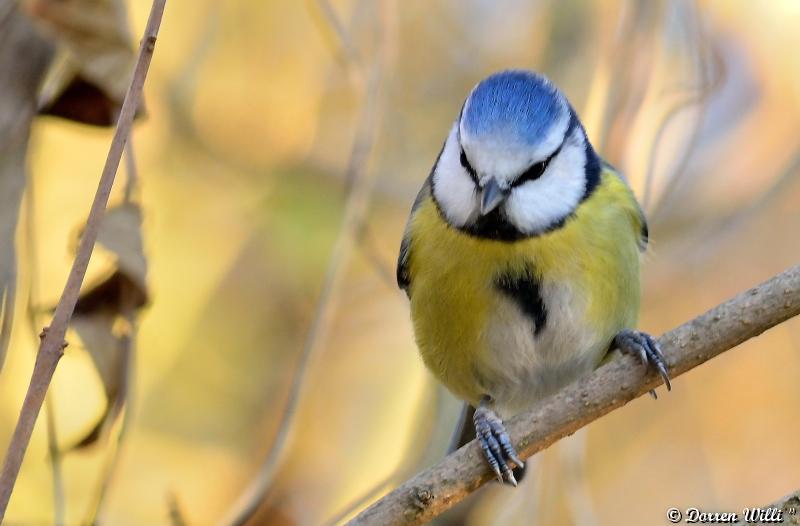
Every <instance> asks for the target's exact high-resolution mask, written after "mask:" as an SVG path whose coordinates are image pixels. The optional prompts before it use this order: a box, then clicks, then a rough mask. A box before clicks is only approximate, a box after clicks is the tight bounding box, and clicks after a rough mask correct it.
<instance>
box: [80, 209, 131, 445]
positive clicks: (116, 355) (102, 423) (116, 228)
mask: <svg viewBox="0 0 800 526" xmlns="http://www.w3.org/2000/svg"><path fill="white" fill-rule="evenodd" d="M97 241H98V243H100V244H101V245H102V246H103V247H104V248H106V249H107V250H109V251H110V252H112V253H113V254H115V255H116V256H117V259H116V262H115V266H114V268H113V269H111V272H110V273H109V275H108V277H107V278H105V279H102V280H100V281H99V282H97V283H95V284H94V285H92V286H89V287H87V288H86V289H85V290H84V291H83V292H82V294H81V297H80V299H79V300H78V303H77V305H76V306H75V313H74V315H73V317H72V321H71V327H72V328H73V329H74V330H75V332H77V333H78V336H79V337H80V338H81V341H83V344H84V346H85V347H86V350H87V351H88V352H89V354H90V356H91V357H92V361H93V362H94V365H95V367H96V368H97V373H98V375H99V376H100V379H101V380H102V382H103V390H104V392H105V395H106V409H105V411H104V412H103V414H102V415H101V417H100V419H99V420H98V422H97V423H96V424H95V425H94V426H93V427H92V429H91V431H89V433H87V434H86V435H85V436H84V437H83V438H82V439H81V440H80V441H78V443H77V444H76V445H75V446H74V448H83V447H86V446H89V445H92V444H94V443H96V442H97V441H98V440H99V439H100V438H102V437H103V436H105V431H106V430H107V429H108V428H109V427H110V426H111V425H112V424H113V423H114V422H115V421H116V419H117V417H118V416H119V415H120V414H121V412H122V409H123V407H124V405H125V400H126V395H127V379H128V374H129V371H128V368H129V364H130V361H129V358H130V353H131V342H132V339H133V331H134V326H135V316H136V310H137V309H138V308H141V307H142V306H144V305H145V304H146V303H147V289H146V285H145V280H146V275H147V262H146V260H145V257H144V251H143V248H142V236H141V211H140V210H139V207H138V206H137V205H134V204H131V203H127V204H122V205H120V206H117V207H114V208H112V209H109V210H108V212H106V215H105V217H104V218H103V222H102V223H101V225H100V232H99V233H98V237H97Z"/></svg>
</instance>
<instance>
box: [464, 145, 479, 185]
mask: <svg viewBox="0 0 800 526" xmlns="http://www.w3.org/2000/svg"><path fill="white" fill-rule="evenodd" d="M461 166H463V167H464V169H465V170H466V171H467V173H468V174H469V176H470V177H471V178H472V180H473V181H474V182H475V184H478V174H477V172H475V168H473V167H472V165H471V164H469V159H467V154H466V152H464V149H463V148H462V149H461Z"/></svg>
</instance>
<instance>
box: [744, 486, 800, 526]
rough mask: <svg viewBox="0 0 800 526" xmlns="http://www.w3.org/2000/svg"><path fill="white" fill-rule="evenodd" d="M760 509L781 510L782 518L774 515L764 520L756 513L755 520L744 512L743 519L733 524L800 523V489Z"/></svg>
mask: <svg viewBox="0 0 800 526" xmlns="http://www.w3.org/2000/svg"><path fill="white" fill-rule="evenodd" d="M748 505H749V503H748ZM760 509H761V510H769V509H771V510H775V511H778V510H779V511H780V519H779V520H774V519H776V518H777V517H772V519H773V520H762V519H760V517H759V516H758V515H754V516H753V517H755V520H753V518H750V517H745V516H744V514H742V515H741V519H740V520H737V521H736V523H735V524H734V525H733V526H746V525H747V524H794V525H797V524H800V489H798V490H796V491H795V492H794V493H791V494H789V495H786V496H785V497H783V498H782V499H780V500H778V501H776V502H773V503H772V504H769V505H767V506H762V507H761V508H760ZM773 514H775V512H773Z"/></svg>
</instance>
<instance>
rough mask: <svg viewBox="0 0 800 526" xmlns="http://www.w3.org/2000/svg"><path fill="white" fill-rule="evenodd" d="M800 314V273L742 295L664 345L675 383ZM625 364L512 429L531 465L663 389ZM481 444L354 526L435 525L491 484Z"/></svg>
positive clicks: (601, 372) (570, 390) (626, 359)
mask: <svg viewBox="0 0 800 526" xmlns="http://www.w3.org/2000/svg"><path fill="white" fill-rule="evenodd" d="M798 314H800V265H798V266H795V267H792V268H790V269H789V270H786V271H785V272H783V273H781V274H778V275H777V276H775V277H773V278H772V279H770V280H768V281H766V282H764V283H762V284H760V285H758V286H756V287H754V288H752V289H750V290H747V291H745V292H742V293H741V294H739V295H738V296H736V297H734V298H732V299H730V300H728V301H726V302H725V303H722V304H721V305H718V306H716V307H714V308H713V309H711V310H710V311H708V312H706V313H705V314H702V315H700V316H698V317H697V318H695V319H693V320H691V321H689V322H687V323H684V324H683V325H681V326H680V327H678V328H676V329H673V330H672V331H670V332H668V333H666V334H665V335H663V336H662V337H661V338H660V339H659V343H660V344H661V346H662V349H663V350H664V354H665V356H666V359H667V363H668V365H669V370H670V375H671V376H672V377H673V378H675V377H677V376H679V375H681V374H683V373H685V372H686V371H688V370H690V369H693V368H694V367H697V366H698V365H700V364H702V363H704V362H706V361H708V360H710V359H711V358H713V357H715V356H717V355H718V354H721V353H723V352H725V351H727V350H729V349H731V348H733V347H735V346H737V345H739V344H740V343H742V342H744V341H746V340H748V339H750V338H753V337H755V336H758V335H759V334H761V333H762V332H764V331H766V330H767V329H769V328H771V327H774V326H775V325H777V324H779V323H781V322H783V321H786V320H788V319H789V318H791V317H793V316H796V315H798ZM637 365H638V362H637V361H636V360H635V359H634V358H633V357H632V356H623V357H622V358H620V359H618V360H614V361H612V362H611V363H609V364H607V365H605V366H603V367H601V368H600V369H598V370H597V371H595V372H594V373H592V374H591V375H589V376H587V377H586V378H584V379H583V380H581V381H578V382H576V383H575V384H573V385H571V386H570V387H567V388H566V389H564V390H563V391H561V392H560V393H558V394H556V395H555V396H553V397H552V398H550V399H549V400H548V401H547V402H545V403H544V404H543V405H541V406H540V407H537V408H536V409H533V410H531V411H528V412H526V413H523V414H521V415H517V416H516V417H514V418H513V419H511V420H510V421H509V422H508V423H507V426H506V427H507V429H508V432H509V434H510V435H511V438H512V441H513V443H514V445H515V446H516V448H517V451H519V452H520V456H521V457H522V458H523V459H525V458H528V457H530V456H531V455H533V454H534V453H537V452H539V451H541V450H543V449H544V448H546V447H548V446H550V445H551V444H553V443H554V442H556V441H557V440H559V439H561V438H563V437H565V436H568V435H571V434H572V433H574V432H575V431H577V430H578V429H580V428H582V427H583V426H585V425H587V424H589V423H590V422H592V421H594V420H597V419H598V418H600V417H602V416H603V415H605V414H606V413H609V412H611V411H613V410H614V409H617V408H620V407H622V406H623V405H625V404H626V403H628V402H630V401H631V400H633V399H634V398H637V397H639V396H641V395H643V394H644V393H646V392H648V391H649V390H650V389H653V388H655V387H656V386H658V385H660V384H661V380H660V379H659V378H657V377H656V375H654V374H651V373H648V374H646V375H642V374H641V373H640V371H641V366H637ZM492 478H493V475H492V474H491V473H490V471H489V469H488V467H487V465H486V462H485V461H484V460H483V456H482V455H481V452H480V447H479V446H478V445H477V444H476V443H475V441H473V442H471V443H470V444H467V445H466V446H464V447H462V448H461V449H459V450H458V451H456V452H455V453H453V454H451V455H449V456H448V457H447V458H445V459H444V460H443V461H441V462H440V463H439V464H437V465H435V466H433V467H431V468H429V469H427V470H425V471H423V472H422V473H419V474H418V475H416V476H415V477H414V478H412V479H411V480H409V481H407V482H406V483H404V484H403V485H402V486H400V487H399V488H397V489H395V490H394V491H392V492H391V493H389V494H388V495H386V496H384V497H383V498H382V499H380V500H379V501H378V502H376V503H375V504H373V505H372V506H370V507H369V508H367V509H366V510H364V511H363V512H361V513H360V514H359V515H358V516H357V517H356V518H355V519H353V520H352V521H351V522H350V523H349V524H350V525H351V526H360V525H364V524H382V525H401V524H402V525H413V524H422V523H425V522H428V521H430V520H431V519H433V518H434V517H436V516H437V515H439V514H441V513H442V512H444V511H445V510H447V509H449V508H451V507H453V506H454V505H455V504H457V503H458V502H459V501H461V500H462V499H464V498H465V497H466V496H467V495H469V494H470V493H472V492H474V491H475V490H477V489H478V488H479V487H481V486H482V485H483V484H484V483H485V482H487V481H488V480H491V479H492Z"/></svg>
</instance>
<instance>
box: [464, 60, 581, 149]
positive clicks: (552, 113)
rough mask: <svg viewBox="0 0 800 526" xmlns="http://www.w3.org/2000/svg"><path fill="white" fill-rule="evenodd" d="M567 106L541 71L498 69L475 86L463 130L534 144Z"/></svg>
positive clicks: (480, 135) (473, 133)
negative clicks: (498, 70)
mask: <svg viewBox="0 0 800 526" xmlns="http://www.w3.org/2000/svg"><path fill="white" fill-rule="evenodd" d="M567 108H568V105H567V103H566V100H565V99H564V96H563V95H562V94H561V92H560V91H559V90H558V88H556V87H555V86H554V85H553V84H552V83H551V82H550V81H548V80H547V79H546V78H545V77H543V76H542V75H539V74H537V73H533V72H530V71H521V70H511V71H501V72H499V73H495V74H494V75H491V76H489V77H487V78H486V79H484V80H482V81H481V82H480V83H479V84H478V85H477V86H476V87H475V89H474V90H473V92H472V94H471V95H470V96H469V98H468V102H467V104H466V106H465V109H464V114H463V115H462V117H461V122H462V126H463V128H464V131H465V133H467V134H469V135H471V136H473V137H476V138H479V137H486V136H492V137H504V138H505V139H507V140H511V141H514V142H521V143H523V144H527V145H535V144H537V143H538V142H540V141H541V140H542V139H544V137H545V136H546V134H547V132H548V130H549V129H550V127H551V126H552V125H553V124H554V123H555V122H557V121H558V120H559V118H560V117H561V116H562V114H563V113H564V112H565V111H568V109H567Z"/></svg>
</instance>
